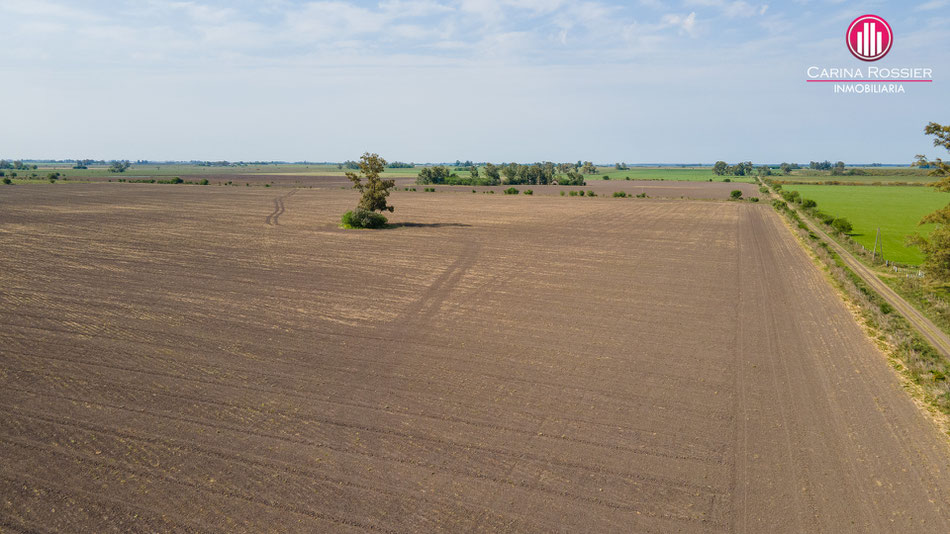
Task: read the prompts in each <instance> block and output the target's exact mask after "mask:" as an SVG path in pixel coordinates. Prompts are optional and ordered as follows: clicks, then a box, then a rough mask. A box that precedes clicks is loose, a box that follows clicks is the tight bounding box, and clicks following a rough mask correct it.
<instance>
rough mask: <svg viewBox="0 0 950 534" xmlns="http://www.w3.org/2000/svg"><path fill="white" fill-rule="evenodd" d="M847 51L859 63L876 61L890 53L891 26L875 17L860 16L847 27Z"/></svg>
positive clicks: (892, 37) (892, 40) (891, 40)
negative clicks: (858, 60)
mask: <svg viewBox="0 0 950 534" xmlns="http://www.w3.org/2000/svg"><path fill="white" fill-rule="evenodd" d="M846 39H847V40H848V50H850V51H851V53H852V54H853V55H854V57H856V58H858V59H860V60H861V61H877V60H879V59H881V58H882V57H884V56H886V55H887V53H888V52H890V51H891V44H892V43H893V42H894V34H893V32H891V25H890V24H888V23H887V21H886V20H884V19H882V18H881V17H879V16H877V15H862V16H860V17H858V18H856V19H854V22H852V23H851V25H850V26H848V33H847V35H846Z"/></svg>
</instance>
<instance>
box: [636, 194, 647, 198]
mask: <svg viewBox="0 0 950 534" xmlns="http://www.w3.org/2000/svg"><path fill="white" fill-rule="evenodd" d="M646 197H647V194H646V193H640V194H639V195H637V198H646Z"/></svg>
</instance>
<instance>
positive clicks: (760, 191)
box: [759, 185, 769, 193]
mask: <svg viewBox="0 0 950 534" xmlns="http://www.w3.org/2000/svg"><path fill="white" fill-rule="evenodd" d="M768 192H769V188H768V187H765V186H764V185H763V186H762V187H760V188H759V193H768Z"/></svg>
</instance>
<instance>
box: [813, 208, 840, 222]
mask: <svg viewBox="0 0 950 534" xmlns="http://www.w3.org/2000/svg"><path fill="white" fill-rule="evenodd" d="M815 218H816V219H818V220H819V221H821V222H823V223H825V224H831V223H832V221H834V220H835V216H834V215H828V214H827V213H825V212H823V211H821V210H815Z"/></svg>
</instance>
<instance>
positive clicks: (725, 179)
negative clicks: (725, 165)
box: [722, 178, 732, 182]
mask: <svg viewBox="0 0 950 534" xmlns="http://www.w3.org/2000/svg"><path fill="white" fill-rule="evenodd" d="M722 181H723V182H731V181H732V180H731V179H730V178H723V179H722Z"/></svg>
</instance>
